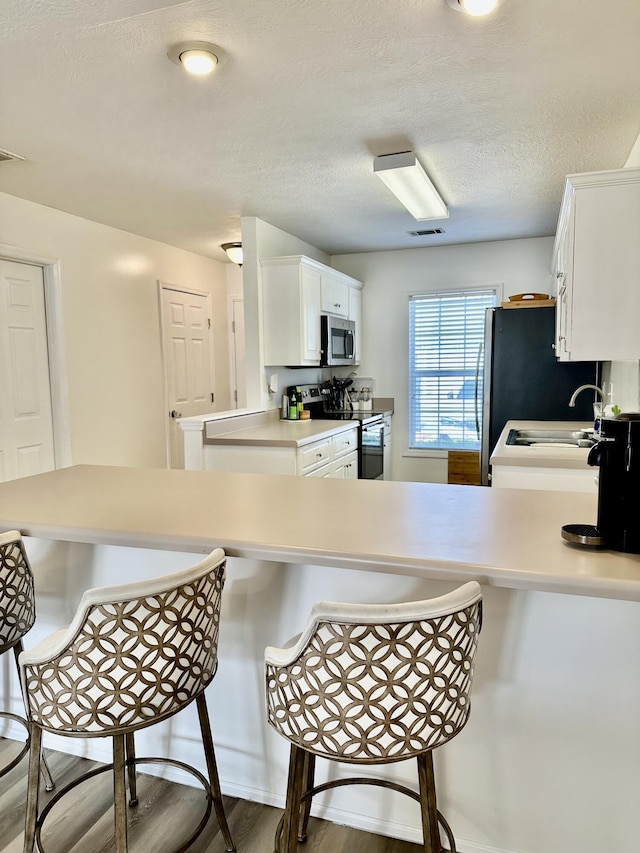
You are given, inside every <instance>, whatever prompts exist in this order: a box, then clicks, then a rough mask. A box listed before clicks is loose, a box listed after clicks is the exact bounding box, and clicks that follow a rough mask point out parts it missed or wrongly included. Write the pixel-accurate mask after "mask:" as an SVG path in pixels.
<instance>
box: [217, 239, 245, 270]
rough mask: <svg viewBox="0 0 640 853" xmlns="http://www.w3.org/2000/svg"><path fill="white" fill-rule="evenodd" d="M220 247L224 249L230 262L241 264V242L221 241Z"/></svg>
mask: <svg viewBox="0 0 640 853" xmlns="http://www.w3.org/2000/svg"><path fill="white" fill-rule="evenodd" d="M220 248H221V249H224V250H225V252H226V253H227V257H228V258H229V260H230V261H231V262H232V263H234V264H238V266H239V267H241V266H242V243H223V244H222V246H221V247H220Z"/></svg>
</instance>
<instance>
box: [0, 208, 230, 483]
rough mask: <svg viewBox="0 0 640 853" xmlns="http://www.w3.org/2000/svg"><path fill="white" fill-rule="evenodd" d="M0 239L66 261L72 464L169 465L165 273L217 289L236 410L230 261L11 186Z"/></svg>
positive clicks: (221, 403)
mask: <svg viewBox="0 0 640 853" xmlns="http://www.w3.org/2000/svg"><path fill="white" fill-rule="evenodd" d="M0 244H3V245H4V246H5V249H4V253H5V254H6V255H8V256H11V254H12V252H11V249H6V246H10V247H17V248H18V249H19V250H24V251H28V252H31V253H35V254H38V255H41V256H43V257H46V258H47V259H48V260H52V261H59V262H60V268H61V274H62V279H61V284H62V286H61V302H62V306H61V307H62V334H63V337H64V350H65V353H66V369H67V376H66V381H67V385H68V419H69V425H70V432H71V436H70V444H71V461H72V463H73V464H81V463H95V464H106V465H136V466H143V467H145V466H154V467H163V466H164V465H165V464H166V446H165V411H164V399H163V377H162V369H161V360H160V351H161V350H160V323H159V313H158V296H157V281H158V279H160V280H161V281H163V282H168V283H171V284H176V285H181V286H185V287H194V288H198V289H199V290H205V291H210V292H211V294H212V298H213V312H214V340H215V352H214V357H215V383H216V408H217V409H227V408H229V367H228V344H227V308H226V285H225V279H226V273H225V267H226V265H225V264H222V263H219V262H218V261H214V260H211V259H208V258H204V257H201V256H199V255H195V254H192V253H189V252H185V251H183V250H181V249H176V248H174V247H173V246H168V245H165V244H163V243H158V242H155V241H153V240H148V239H146V238H143V237H138V236H137V235H134V234H129V233H127V232H125V231H119V230H117V229H115V228H109V227H107V226H104V225H99V224H98V223H96V222H90V221H89V220H86V219H81V218H79V217H77V216H71V215H69V214H67V213H63V212H62V211H59V210H54V209H52V208H49V207H44V206H42V205H38V204H33V203H32V202H29V201H25V200H23V199H19V198H16V197H14V196H9V195H6V194H2V193H0Z"/></svg>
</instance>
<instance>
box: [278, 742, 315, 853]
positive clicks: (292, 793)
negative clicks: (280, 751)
mask: <svg viewBox="0 0 640 853" xmlns="http://www.w3.org/2000/svg"><path fill="white" fill-rule="evenodd" d="M307 766H308V765H306V762H305V750H304V749H301V748H300V747H299V746H295V744H291V753H290V756H289V781H288V782H287V803H286V806H285V810H284V818H283V825H282V835H281V836H280V839H279V841H280V843H279V847H278V849H277V853H296V851H297V849H298V828H299V826H300V815H301V808H302V806H301V802H300V801H301V799H302V794H303V789H304V783H305V769H307Z"/></svg>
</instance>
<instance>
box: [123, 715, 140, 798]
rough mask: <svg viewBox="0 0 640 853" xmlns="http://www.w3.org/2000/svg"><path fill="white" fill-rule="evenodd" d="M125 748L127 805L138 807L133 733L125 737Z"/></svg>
mask: <svg viewBox="0 0 640 853" xmlns="http://www.w3.org/2000/svg"><path fill="white" fill-rule="evenodd" d="M124 743H125V748H126V760H127V778H128V780H129V805H130V806H137V805H138V781H137V778H136V744H135V741H134V739H133V732H129V734H128V735H125V740H124Z"/></svg>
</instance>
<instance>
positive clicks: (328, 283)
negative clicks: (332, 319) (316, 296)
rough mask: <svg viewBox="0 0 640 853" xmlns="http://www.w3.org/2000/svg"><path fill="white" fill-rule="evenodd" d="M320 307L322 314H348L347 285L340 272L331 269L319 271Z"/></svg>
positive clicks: (341, 315)
mask: <svg viewBox="0 0 640 853" xmlns="http://www.w3.org/2000/svg"><path fill="white" fill-rule="evenodd" d="M320 307H321V310H322V313H323V314H335V315H336V317H348V316H349V285H348V284H347V282H346V281H345V280H344V278H343V277H342V274H341V273H336V271H335V270H332V269H329V270H327V271H325V272H322V273H321V275H320Z"/></svg>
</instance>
